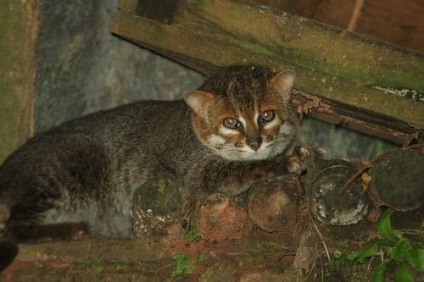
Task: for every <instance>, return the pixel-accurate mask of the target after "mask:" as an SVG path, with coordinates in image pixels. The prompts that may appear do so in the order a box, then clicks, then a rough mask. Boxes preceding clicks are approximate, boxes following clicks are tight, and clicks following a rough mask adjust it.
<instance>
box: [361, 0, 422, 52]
mask: <svg viewBox="0 0 424 282" xmlns="http://www.w3.org/2000/svg"><path fill="white" fill-rule="evenodd" d="M423 14H424V1H422V0H408V1H397V0H371V1H370V0H368V1H364V5H363V7H362V9H361V12H360V17H359V19H358V22H357V24H356V28H355V32H358V33H361V34H365V35H371V36H373V37H375V38H378V39H380V40H385V41H389V42H392V43H396V44H399V45H402V46H405V47H409V48H412V49H415V50H418V51H420V52H424V36H422V34H424V17H422V16H421V15H423Z"/></svg>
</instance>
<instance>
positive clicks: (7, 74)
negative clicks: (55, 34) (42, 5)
mask: <svg viewBox="0 0 424 282" xmlns="http://www.w3.org/2000/svg"><path fill="white" fill-rule="evenodd" d="M1 5H2V8H1V9H0V34H1V40H0V164H1V163H2V162H3V160H4V159H5V158H6V157H7V156H8V155H9V154H10V152H11V151H12V150H14V149H16V147H18V146H19V145H20V144H22V143H23V142H24V141H25V140H26V139H27V138H28V137H30V136H31V135H32V134H33V130H34V125H33V122H34V121H33V112H34V81H35V58H34V56H35V42H36V38H37V33H38V1H14V0H5V1H2V4H1Z"/></svg>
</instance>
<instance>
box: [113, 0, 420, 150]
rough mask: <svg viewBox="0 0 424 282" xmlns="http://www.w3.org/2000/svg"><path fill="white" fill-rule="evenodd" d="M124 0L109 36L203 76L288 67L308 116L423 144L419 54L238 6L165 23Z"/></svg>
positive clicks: (191, 12) (219, 6)
mask: <svg viewBox="0 0 424 282" xmlns="http://www.w3.org/2000/svg"><path fill="white" fill-rule="evenodd" d="M128 1H132V0H122V1H121V2H120V8H119V9H118V12H117V14H116V17H115V20H114V24H113V28H112V30H113V32H114V33H115V34H116V35H119V36H121V37H123V38H126V39H128V40H130V41H132V42H134V43H136V44H139V45H142V46H145V47H147V48H150V49H152V50H154V51H156V52H158V53H160V54H163V55H165V56H168V57H170V58H172V59H174V60H176V61H178V62H181V63H183V64H185V65H187V66H189V67H191V68H194V69H196V70H199V71H201V72H203V73H206V74H209V73H210V72H211V71H213V70H215V69H216V67H215V66H224V65H228V64H234V63H260V64H266V65H269V66H271V67H273V68H275V69H284V68H292V69H295V70H296V72H297V73H298V80H297V84H296V88H297V89H296V90H297V91H296V92H295V93H294V98H295V102H297V103H298V104H299V103H300V102H301V101H302V100H303V102H309V103H308V104H307V105H306V107H307V110H310V113H311V114H312V115H313V116H316V117H317V118H320V119H323V120H325V121H328V122H332V123H336V124H341V125H343V126H346V127H349V128H353V129H355V130H360V131H364V132H366V133H370V134H373V135H376V136H380V137H383V138H386V139H390V140H393V141H396V142H399V143H408V142H410V141H411V140H412V139H418V138H421V139H422V137H419V135H420V134H421V133H422V131H423V128H424V79H422V74H423V73H424V56H423V55H420V54H418V53H415V52H412V51H409V50H404V49H401V48H399V47H396V46H392V45H389V44H386V43H383V42H377V41H372V40H370V39H367V38H365V37H361V36H359V35H356V34H351V33H347V32H345V31H344V30H341V29H337V28H333V27H330V26H326V25H324V24H320V23H318V22H315V21H312V20H307V19H304V18H300V17H296V16H293V15H290V14H287V13H284V12H280V11H275V10H271V9H266V8H261V7H257V6H255V7H253V6H249V5H247V4H246V3H242V2H238V1H219V0H203V1H200V0H191V1H185V2H181V3H180V5H179V7H178V10H177V12H176V14H175V15H174V18H173V22H172V24H170V25H165V24H162V23H160V22H157V21H154V20H150V19H146V18H143V17H140V16H138V15H136V14H135V12H134V10H132V9H128V4H127V2H128ZM126 7H127V8H126ZM402 89H404V90H402ZM305 97H307V98H306V100H305ZM311 101H313V102H314V103H310V102H311ZM315 102H318V103H315ZM304 108H305V107H304Z"/></svg>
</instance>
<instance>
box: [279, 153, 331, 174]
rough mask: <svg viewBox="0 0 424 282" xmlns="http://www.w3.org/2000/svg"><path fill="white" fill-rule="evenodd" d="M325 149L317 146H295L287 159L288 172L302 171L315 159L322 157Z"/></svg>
mask: <svg viewBox="0 0 424 282" xmlns="http://www.w3.org/2000/svg"><path fill="white" fill-rule="evenodd" d="M325 154H326V151H325V150H324V149H322V148H318V147H314V146H311V147H304V146H296V147H295V148H294V150H293V153H292V154H291V155H290V156H289V157H288V159H287V171H288V172H290V173H302V172H303V171H305V170H307V169H308V166H309V165H310V164H311V163H313V162H314V161H315V160H317V159H320V158H322V157H323V156H324V155H325Z"/></svg>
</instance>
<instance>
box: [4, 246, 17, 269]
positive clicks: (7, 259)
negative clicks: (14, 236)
mask: <svg viewBox="0 0 424 282" xmlns="http://www.w3.org/2000/svg"><path fill="white" fill-rule="evenodd" d="M17 255H18V245H16V244H15V243H13V242H10V241H3V242H0V273H2V272H3V270H5V269H6V268H7V267H8V266H9V265H10V264H11V263H12V261H13V260H14V259H15V257H16V256H17Z"/></svg>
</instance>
